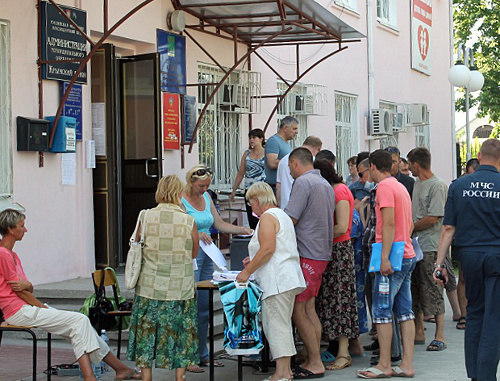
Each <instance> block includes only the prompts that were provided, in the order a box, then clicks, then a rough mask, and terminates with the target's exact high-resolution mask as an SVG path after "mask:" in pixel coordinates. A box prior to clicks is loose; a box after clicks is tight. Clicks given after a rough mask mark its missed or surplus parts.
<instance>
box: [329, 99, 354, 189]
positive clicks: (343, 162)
mask: <svg viewBox="0 0 500 381" xmlns="http://www.w3.org/2000/svg"><path fill="white" fill-rule="evenodd" d="M335 135H336V141H337V152H336V153H335V154H336V156H337V171H338V172H339V173H340V174H341V175H342V176H343V177H344V179H345V178H347V176H349V167H348V165H347V160H348V159H349V158H350V157H351V156H354V155H356V154H357V153H358V152H359V122H358V97H357V96H355V95H349V94H345V93H339V92H335Z"/></svg>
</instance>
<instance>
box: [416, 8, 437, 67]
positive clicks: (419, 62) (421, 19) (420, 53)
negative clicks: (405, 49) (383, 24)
mask: <svg viewBox="0 0 500 381" xmlns="http://www.w3.org/2000/svg"><path fill="white" fill-rule="evenodd" d="M411 21H412V34H411V67H412V69H415V70H418V71H420V72H422V73H425V74H427V75H431V57H432V55H431V48H432V45H431V37H432V0H413V1H412V5H411Z"/></svg>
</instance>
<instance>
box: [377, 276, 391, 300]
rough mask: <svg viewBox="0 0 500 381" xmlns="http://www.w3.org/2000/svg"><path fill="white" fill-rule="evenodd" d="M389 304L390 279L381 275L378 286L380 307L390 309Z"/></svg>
mask: <svg viewBox="0 0 500 381" xmlns="http://www.w3.org/2000/svg"><path fill="white" fill-rule="evenodd" d="M389 304H390V303H389V278H388V277H386V276H385V275H381V276H380V281H379V284H378V307H379V308H389Z"/></svg>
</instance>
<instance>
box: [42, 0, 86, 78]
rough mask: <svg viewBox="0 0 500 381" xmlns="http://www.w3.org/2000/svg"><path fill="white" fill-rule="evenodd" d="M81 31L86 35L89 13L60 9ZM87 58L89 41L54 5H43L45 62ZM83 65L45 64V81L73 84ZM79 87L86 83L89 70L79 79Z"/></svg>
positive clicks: (79, 10) (71, 63)
mask: <svg viewBox="0 0 500 381" xmlns="http://www.w3.org/2000/svg"><path fill="white" fill-rule="evenodd" d="M60 8H61V9H63V10H64V11H65V12H66V15H68V16H69V17H70V18H71V19H72V20H73V21H74V22H75V23H76V25H78V27H79V28H80V29H81V30H83V31H84V32H85V33H86V32H87V12H86V11H82V10H81V9H77V8H72V7H66V6H62V5H60ZM86 55H87V40H86V39H85V37H83V36H82V35H81V34H80V33H79V32H78V31H77V30H76V29H75V28H74V27H73V25H71V24H70V23H69V21H68V20H66V19H65V18H64V16H63V15H61V14H60V13H59V11H58V10H57V9H56V7H54V6H53V5H52V4H50V3H47V2H42V59H43V60H44V61H56V60H69V59H82V58H85V56H86ZM79 66H80V62H61V63H49V64H43V78H44V79H55V80H58V81H68V82H69V81H71V78H72V77H73V74H75V72H76V70H77V69H78V67H79ZM76 82H78V83H84V84H86V83H87V68H85V69H83V71H82V72H81V73H80V74H79V75H78V78H77V79H76Z"/></svg>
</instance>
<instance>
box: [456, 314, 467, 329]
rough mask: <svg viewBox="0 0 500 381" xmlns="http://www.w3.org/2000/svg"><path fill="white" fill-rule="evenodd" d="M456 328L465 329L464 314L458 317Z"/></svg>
mask: <svg viewBox="0 0 500 381" xmlns="http://www.w3.org/2000/svg"><path fill="white" fill-rule="evenodd" d="M456 328H457V329H459V330H460V331H463V330H464V329H465V316H462V317H460V319H458V323H457V325H456Z"/></svg>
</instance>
